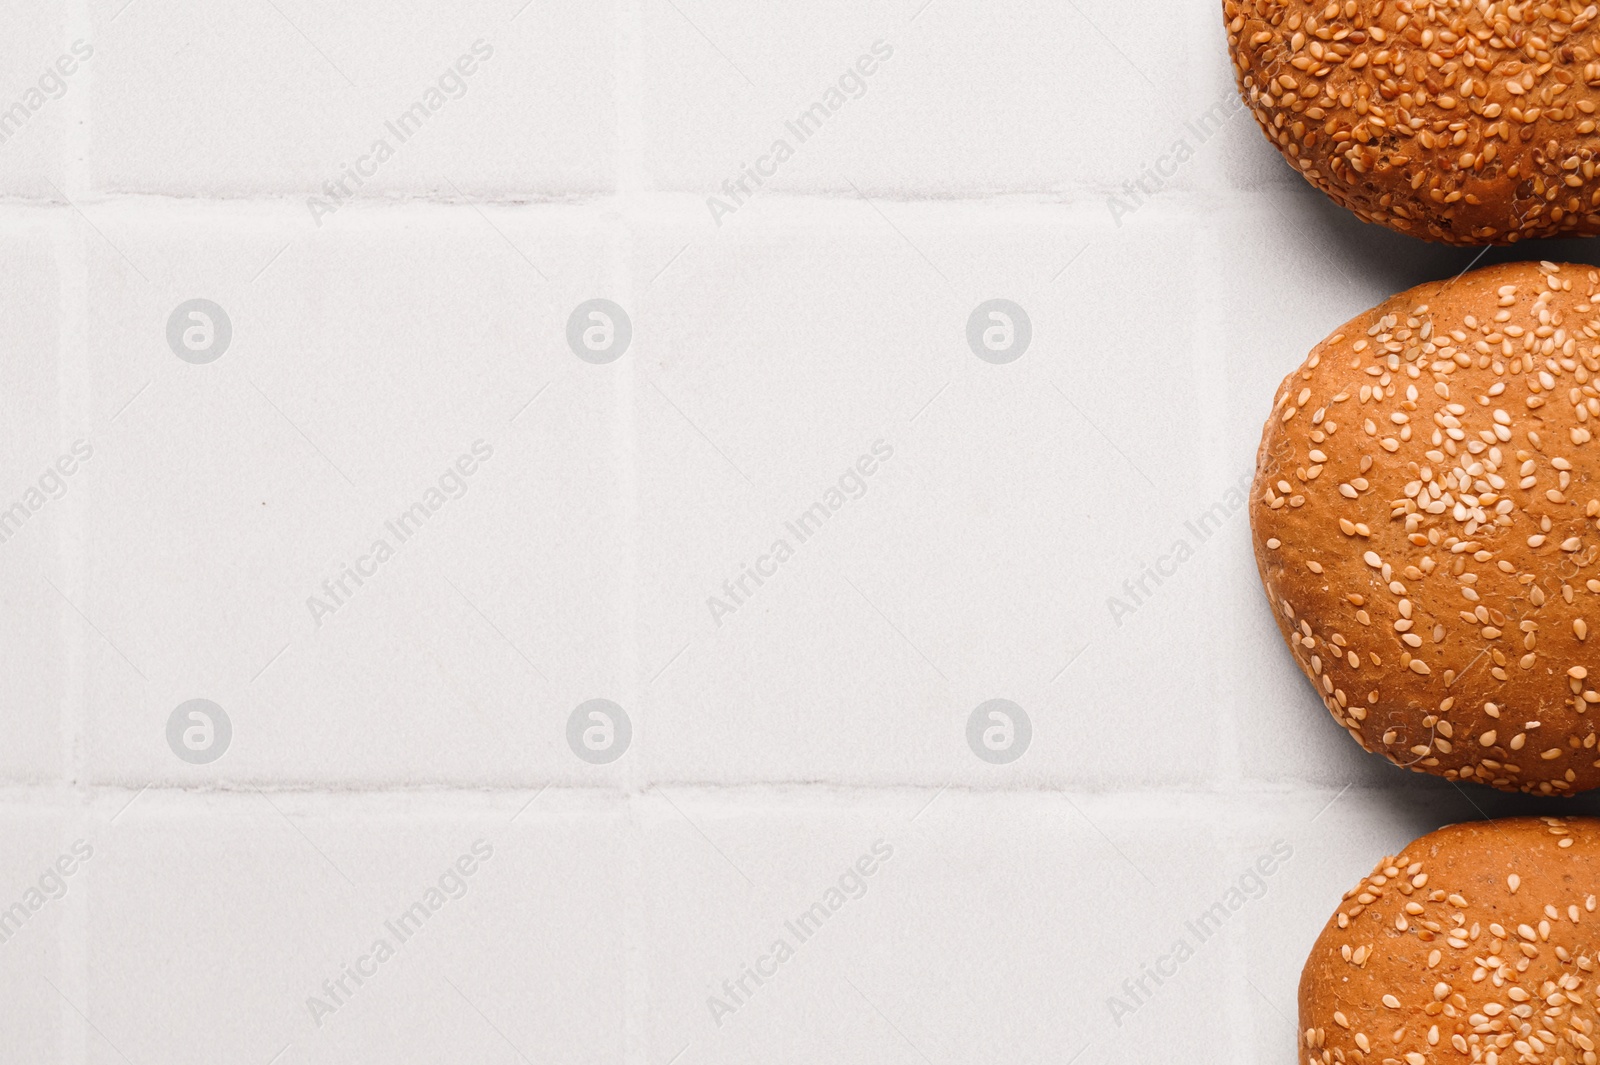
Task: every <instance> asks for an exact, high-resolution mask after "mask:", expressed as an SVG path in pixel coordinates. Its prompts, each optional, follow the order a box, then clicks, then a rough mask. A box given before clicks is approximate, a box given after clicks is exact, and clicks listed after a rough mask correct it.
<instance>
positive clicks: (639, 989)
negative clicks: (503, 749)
mask: <svg viewBox="0 0 1600 1065" xmlns="http://www.w3.org/2000/svg"><path fill="white" fill-rule="evenodd" d="M613 2H614V4H615V5H616V6H615V10H616V18H617V27H616V40H615V45H616V49H617V67H616V69H617V74H616V79H617V80H616V85H615V92H614V98H615V102H616V109H617V133H616V146H615V150H616V170H615V180H614V182H613V185H614V188H615V192H616V204H617V207H618V208H619V210H620V214H621V221H622V224H621V226H620V227H619V235H618V242H619V243H618V244H617V246H616V248H615V256H616V257H615V259H614V261H613V264H612V271H613V283H615V284H616V285H617V286H618V289H617V295H616V297H615V299H616V301H617V303H619V304H620V305H621V306H622V307H623V308H624V309H625V310H626V311H627V313H628V314H629V315H633V316H636V315H637V313H638V305H637V301H636V300H635V291H634V285H633V270H632V267H633V259H634V252H635V248H634V227H635V225H636V224H637V222H638V220H639V219H640V218H641V217H642V216H643V215H644V214H646V213H647V212H646V210H645V208H646V207H647V206H648V204H649V201H650V199H651V196H650V192H649V181H648V178H647V176H646V171H645V165H644V154H645V141H644V114H643V107H644V41H643V34H644V11H643V3H644V0H613ZM591 210H592V208H591ZM603 210H604V209H603V208H602V211H603ZM594 295H596V296H600V295H603V294H602V293H595V294H594ZM638 325H639V319H638V318H637V317H635V319H634V337H633V344H634V352H633V354H634V355H635V356H636V355H637V352H638V345H639V344H640V343H641V340H644V341H645V345H646V347H648V341H647V339H646V338H641V336H640V335H639V332H640V331H639V328H638ZM637 367H638V359H637V358H636V357H630V358H625V359H623V360H620V365H618V366H617V367H616V371H617V373H616V382H617V389H618V396H617V407H616V410H617V413H616V422H615V423H614V426H613V429H614V432H615V436H614V440H615V446H616V448H617V450H618V452H619V461H618V469H619V471H620V472H619V475H618V478H617V486H616V490H617V493H618V496H619V498H618V500H617V503H618V513H619V514H620V515H621V520H622V521H624V522H625V523H626V525H627V529H628V537H627V538H626V542H627V543H628V545H629V550H628V552H627V554H626V556H625V557H624V559H623V561H622V563H621V565H622V567H623V571H622V572H621V573H620V574H618V581H617V596H618V600H619V601H618V603H617V625H618V628H619V631H618V633H617V638H618V641H619V643H618V645H619V646H620V647H621V648H622V653H621V656H620V658H621V661H620V662H619V663H618V668H619V669H620V670H621V677H622V678H623V683H624V684H625V686H626V689H627V690H626V691H625V692H624V693H621V694H622V696H623V698H624V699H625V700H626V704H625V705H626V708H627V709H628V711H629V712H630V713H632V714H634V720H635V731H637V729H638V727H639V726H640V725H643V726H644V728H645V730H646V734H648V727H649V726H648V723H647V722H645V721H644V716H645V715H644V712H643V708H642V706H641V704H640V698H641V697H642V695H643V689H642V688H641V687H640V685H639V681H638V678H639V676H640V673H639V671H640V668H641V666H640V661H641V655H640V648H639V643H638V634H639V625H638V599H637V596H636V595H635V594H634V592H633V589H634V587H635V586H636V584H637V581H638V568H639V558H640V553H641V550H642V544H641V532H640V521H639V509H638V500H639V481H638V478H639V468H638V447H637V444H638V439H639V427H638V422H637V418H638V410H637V398H638V384H639V375H638V372H637ZM622 770H623V780H624V781H626V784H627V798H626V815H625V819H624V826H625V827H624V831H625V832H626V833H627V839H626V841H625V842H624V844H623V846H622V854H623V856H624V860H625V861H626V862H627V871H626V873H625V876H626V877H627V880H626V883H627V888H626V890H625V891H624V893H623V898H624V902H623V906H624V913H625V915H626V916H625V919H624V925H623V928H622V930H621V932H622V941H623V961H622V965H623V971H622V981H623V986H622V1033H621V1034H622V1058H623V1060H624V1061H625V1062H628V1063H629V1065H649V1062H650V1050H651V1046H650V1038H651V1032H650V965H649V947H648V943H647V942H646V937H647V928H648V920H647V918H646V913H647V909H646V902H647V896H646V885H645V872H644V862H645V858H644V854H645V851H644V830H643V825H642V823H641V820H642V817H641V811H640V810H639V808H638V804H637V802H636V799H635V796H636V795H637V794H638V792H639V788H640V785H641V780H640V768H639V766H638V759H636V758H635V759H632V760H630V762H629V764H628V765H627V766H624V767H622Z"/></svg>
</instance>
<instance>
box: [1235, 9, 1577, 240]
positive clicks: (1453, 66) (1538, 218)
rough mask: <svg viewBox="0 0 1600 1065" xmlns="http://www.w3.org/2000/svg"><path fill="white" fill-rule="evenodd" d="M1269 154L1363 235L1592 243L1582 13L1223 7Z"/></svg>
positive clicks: (1239, 69) (1245, 88)
mask: <svg viewBox="0 0 1600 1065" xmlns="http://www.w3.org/2000/svg"><path fill="white" fill-rule="evenodd" d="M1222 6H1223V13H1224V14H1225V16H1226V17H1227V23H1228V42H1229V50H1230V52H1231V53H1232V55H1233V66H1234V73H1235V76H1236V77H1237V79H1238V82H1239V87H1240V89H1241V91H1242V92H1243V94H1244V99H1245V102H1246V103H1247V104H1249V106H1250V109H1251V110H1252V111H1254V112H1255V116H1256V121H1257V122H1259V123H1260V124H1261V128H1262V130H1263V131H1264V132H1265V133H1266V135H1267V139H1268V140H1270V141H1272V142H1273V143H1274V144H1276V145H1277V147H1278V150H1279V151H1281V152H1283V154H1284V156H1285V157H1286V158H1287V159H1288V160H1289V162H1290V163H1291V164H1293V166H1294V167H1295V168H1296V169H1298V170H1299V171H1300V173H1301V174H1303V175H1305V178H1306V180H1308V181H1310V182H1311V183H1312V184H1313V185H1315V186H1317V188H1319V189H1321V190H1322V191H1323V192H1326V193H1327V194H1328V195H1329V196H1331V197H1333V198H1334V200H1336V201H1338V202H1339V203H1341V204H1343V205H1344V206H1345V207H1348V208H1350V210H1352V211H1354V212H1355V213H1356V214H1357V215H1359V216H1360V217H1361V218H1363V219H1365V220H1366V221H1368V222H1377V223H1379V224H1381V225H1386V226H1388V227H1390V228H1391V229H1397V230H1399V231H1400V232H1402V233H1409V234H1411V235H1412V236H1414V237H1422V238H1424V239H1427V240H1439V241H1444V242H1446V243H1450V244H1509V243H1512V242H1515V241H1517V240H1522V239H1526V238H1529V237H1553V236H1558V235H1568V236H1576V235H1591V234H1594V233H1597V232H1600V170H1597V162H1600V158H1597V157H1600V136H1597V134H1596V121H1597V116H1596V105H1597V104H1600V19H1597V12H1596V9H1595V8H1594V7H1593V6H1591V5H1590V3H1589V0H1542V2H1537V3H1534V2H1521V3H1508V2H1506V0H1432V2H1422V0H1315V2H1312V0H1224V3H1223V5H1222Z"/></svg>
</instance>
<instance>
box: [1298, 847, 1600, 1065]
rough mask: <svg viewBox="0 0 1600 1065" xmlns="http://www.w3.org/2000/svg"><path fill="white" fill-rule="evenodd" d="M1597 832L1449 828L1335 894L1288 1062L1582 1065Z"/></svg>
mask: <svg viewBox="0 0 1600 1065" xmlns="http://www.w3.org/2000/svg"><path fill="white" fill-rule="evenodd" d="M1597 882H1600V821H1597V820H1595V819H1594V818H1570V819H1564V818H1555V817H1544V818H1540V817H1516V818H1507V819H1505V820H1500V821H1482V822H1478V823H1475V824H1467V825H1452V826H1451V827H1449V828H1443V829H1440V830H1439V831H1438V832H1433V833H1430V834H1428V835H1426V836H1423V837H1422V838H1421V839H1419V840H1417V841H1415V842H1414V843H1412V844H1411V845H1410V846H1409V847H1407V848H1406V849H1405V851H1404V852H1403V853H1402V854H1400V855H1397V856H1395V857H1392V858H1385V859H1384V860H1383V861H1381V862H1379V863H1378V866H1377V868H1376V869H1374V870H1373V871H1372V873H1371V875H1370V876H1368V877H1367V878H1366V879H1365V880H1363V881H1361V883H1360V884H1357V885H1356V886H1355V887H1353V888H1351V889H1350V890H1349V891H1347V892H1345V896H1344V901H1343V902H1341V903H1340V904H1339V908H1338V910H1337V912H1335V913H1334V915H1333V917H1332V918H1331V919H1330V920H1329V921H1328V924H1327V927H1325V928H1324V929H1323V930H1322V935H1320V936H1318V937H1317V943H1316V946H1315V947H1313V948H1312V950H1311V956H1310V958H1308V959H1307V960H1306V967H1305V970H1304V972H1303V973H1302V974H1301V977H1300V1055H1299V1059H1298V1060H1300V1061H1301V1062H1302V1063H1304V1065H1326V1063H1327V1062H1372V1063H1373V1065H1377V1063H1378V1062H1396V1063H1399V1062H1406V1063H1408V1065H1425V1063H1427V1062H1436V1061H1461V1062H1471V1061H1486V1062H1493V1061H1496V1060H1498V1061H1500V1062H1505V1063H1509V1062H1531V1061H1543V1062H1560V1061H1565V1062H1570V1063H1573V1065H1577V1063H1578V1062H1594V1061H1595V1060H1596V1058H1595V1053H1594V1051H1595V1047H1596V1040H1597V1039H1600V1033H1597V1032H1596V1030H1595V1028H1596V1024H1595V1012H1594V1010H1595V1003H1594V999H1593V998H1592V995H1593V994H1594V986H1593V985H1594V974H1595V965H1596V960H1597V959H1596V932H1597V930H1600V913H1596V911H1595V907H1596V900H1595V895H1594V892H1595V890H1596V885H1597Z"/></svg>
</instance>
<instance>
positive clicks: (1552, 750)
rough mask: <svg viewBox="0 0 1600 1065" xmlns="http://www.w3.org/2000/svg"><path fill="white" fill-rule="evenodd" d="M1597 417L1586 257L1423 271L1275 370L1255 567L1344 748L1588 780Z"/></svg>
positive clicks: (1598, 612)
mask: <svg viewBox="0 0 1600 1065" xmlns="http://www.w3.org/2000/svg"><path fill="white" fill-rule="evenodd" d="M1596 425H1600V271H1596V270H1595V269H1593V268H1591V267H1587V266H1570V265H1569V266H1557V265H1556V264H1554V263H1509V264H1505V265H1501V266H1492V267H1488V268H1486V269H1483V270H1478V271H1476V272H1474V273H1469V274H1464V275H1462V276H1461V277H1459V278H1457V279H1454V280H1451V281H1445V282H1434V283H1430V284H1426V285H1420V286H1418V287H1416V288H1414V289H1411V290H1410V291H1408V292H1402V293H1401V294H1400V295H1398V296H1395V297H1393V298H1392V299H1390V300H1388V301H1387V302H1385V303H1382V304H1380V305H1379V306H1377V307H1375V308H1373V309H1372V310H1370V311H1368V312H1367V313H1365V314H1362V315H1360V316H1358V317H1356V318H1355V319H1353V320H1352V321H1350V322H1348V323H1346V324H1345V325H1344V326H1343V327H1342V328H1340V329H1339V330H1338V331H1337V332H1335V333H1334V334H1333V335H1332V336H1330V337H1329V338H1328V339H1327V340H1324V341H1323V342H1322V343H1320V344H1318V345H1317V346H1316V347H1315V348H1314V349H1313V350H1312V352H1311V354H1310V356H1309V357H1307V359H1306V361H1305V363H1304V364H1303V365H1302V366H1301V367H1300V368H1299V369H1298V370H1296V371H1295V372H1294V373H1292V374H1290V375H1289V376H1288V377H1287V378H1285V379H1284V382H1283V384H1282V386H1280V388H1279V389H1278V395H1277V399H1276V401H1275V402H1274V404H1273V407H1272V414H1271V416H1270V417H1269V418H1268V420H1267V426H1266V430H1265V431H1264V432H1263V434H1262V438H1261V449H1260V451H1259V453H1258V455H1257V461H1256V479H1255V485H1254V488H1253V490H1252V492H1251V498H1250V525H1251V530H1252V532H1253V534H1254V539H1255V553H1256V564H1257V566H1258V568H1259V569H1260V572H1261V579H1262V582H1263V584H1264V585H1265V587H1266V592H1267V597H1268V599H1269V601H1270V602H1271V604H1272V611H1273V614H1274V616H1275V617H1276V618H1277V620H1278V627H1279V629H1280V630H1281V631H1282V632H1283V635H1284V639H1285V640H1286V641H1287V642H1288V644H1289V647H1290V649H1291V651H1292V652H1293V653H1294V657H1295V660H1296V661H1297V662H1298V663H1299V664H1300V667H1301V669H1302V670H1304V671H1305V674H1306V676H1307V677H1308V678H1309V679H1310V681H1311V683H1312V684H1313V686H1314V687H1315V688H1316V691H1317V694H1318V695H1320V696H1321V697H1322V701H1323V703H1324V704H1325V705H1326V706H1327V708H1328V710H1329V711H1330V712H1331V713H1332V714H1333V717H1334V719H1335V720H1336V721H1338V723H1339V724H1340V725H1342V726H1344V728H1345V729H1346V730H1347V731H1349V733H1350V734H1351V735H1352V736H1353V737H1355V739H1356V741H1357V742H1358V743H1360V744H1361V746H1362V747H1364V748H1365V749H1367V750H1369V751H1377V752H1380V753H1382V754H1383V755H1384V756H1385V757H1387V758H1389V759H1390V760H1391V761H1393V762H1395V763H1397V764H1400V765H1404V766H1408V767H1410V768H1411V769H1413V770H1416V771H1417V772H1423V773H1433V774H1436V775H1438V776H1442V777H1445V778H1446V779H1448V780H1462V781H1476V782H1478V783H1482V784H1489V785H1492V786H1493V787H1496V788H1500V789H1502V790H1506V791H1525V792H1535V793H1540V794H1546V795H1550V794H1563V795H1564V794H1572V793H1574V792H1578V791H1583V790H1586V789H1588V788H1593V787H1600V747H1597V745H1596V744H1597V737H1596V726H1597V724H1600V443H1597V442H1595V441H1594V439H1593V436H1592V432H1591V430H1592V428H1593V427H1594V426H1596ZM1591 632H1593V633H1594V636H1593V637H1592V638H1591V635H1590V634H1591Z"/></svg>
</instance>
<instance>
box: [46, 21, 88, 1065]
mask: <svg viewBox="0 0 1600 1065" xmlns="http://www.w3.org/2000/svg"><path fill="white" fill-rule="evenodd" d="M62 30H63V33H62V41H61V44H62V49H63V51H67V50H68V49H70V47H71V44H72V42H73V41H76V40H80V39H81V40H83V41H86V42H88V43H90V44H91V46H92V45H93V42H94V19H93V13H92V10H91V2H90V0H71V2H70V3H67V4H65V5H64V9H63V17H62ZM94 75H95V64H94V63H93V61H90V62H85V63H83V64H82V66H81V67H80V68H79V70H78V80H77V83H76V84H75V85H74V86H73V90H74V91H73V92H71V93H70V94H69V95H70V96H71V99H70V100H68V101H65V102H66V103H67V107H66V108H65V109H64V111H63V114H65V115H67V116H68V117H69V120H70V122H69V125H68V129H67V131H66V132H65V133H64V134H63V137H62V143H61V146H60V149H59V150H60V152H61V165H62V171H61V173H62V184H63V185H64V186H65V192H66V195H67V196H68V197H69V198H71V199H72V200H80V199H83V198H85V197H87V195H88V194H89V189H90V187H91V180H90V176H89V163H88V157H89V143H90V140H91V137H92V129H93V127H92V122H93V111H94V108H93V99H94V87H95V77H94ZM59 210H60V211H69V210H70V208H68V207H66V206H62V207H60V208H59ZM85 240H86V238H85V236H84V234H83V232H82V225H81V224H74V225H72V226H70V227H63V228H62V229H61V231H60V232H58V233H57V234H56V235H55V238H54V241H55V245H56V248H57V259H56V264H57V265H56V271H57V287H58V291H59V292H60V297H61V302H60V306H59V309H58V312H59V315H60V330H61V339H60V342H59V343H60V349H59V362H60V367H61V390H62V397H63V400H64V402H63V404H62V407H63V408H66V407H67V405H68V404H70V406H71V411H72V414H71V419H70V420H72V421H74V422H75V423H76V427H75V428H73V429H72V430H71V432H72V434H73V439H76V438H77V435H78V432H79V429H80V428H82V429H83V432H85V433H86V438H88V439H90V440H91V441H92V440H93V435H94V429H95V428H96V426H95V421H94V411H95V402H94V375H93V372H92V368H91V365H90V356H89V318H88V313H89V296H88V292H89V259H88V258H87V257H86V256H84V255H83V248H84V246H85ZM83 427H87V428H83ZM63 428H64V429H65V428H66V426H63ZM92 490H93V488H92V485H89V486H85V488H84V489H83V490H81V491H78V492H75V493H73V494H72V498H71V499H70V500H68V501H67V506H68V508H69V509H67V511H66V512H65V513H64V514H63V517H62V522H61V529H62V533H61V551H60V558H59V562H60V565H61V566H62V572H63V573H64V574H65V575H66V578H65V587H66V588H68V589H72V588H78V589H85V588H87V587H88V572H89V563H88V529H89V497H90V494H91V493H92ZM65 620H66V623H67V624H71V623H72V622H74V621H76V619H72V618H70V617H69V618H68V619H65ZM72 631H73V632H75V633H76V634H77V636H76V639H73V638H72V637H70V636H69V637H67V638H66V639H65V640H64V641H63V646H65V647H68V648H71V650H70V651H69V652H68V661H69V662H70V663H72V664H73V666H74V667H75V668H69V669H68V671H67V677H68V680H67V681H66V683H65V684H64V692H63V694H64V696H65V698H66V702H67V705H66V706H64V707H63V708H62V742H63V744H64V745H65V747H66V751H65V766H64V768H65V770H66V773H67V779H68V781H69V785H70V787H71V788H72V789H73V790H74V791H76V792H77V794H78V796H79V800H78V806H79V808H78V811H77V813H76V815H75V816H73V817H71V818H69V823H73V824H75V825H76V827H77V830H78V831H77V833H76V834H75V835H74V838H83V839H88V837H89V814H90V809H91V806H92V803H93V800H94V793H95V789H94V787H93V785H92V784H90V783H89V780H90V776H91V774H90V772H89V757H88V733H89V708H88V684H87V682H86V679H85V678H86V677H87V676H88V674H89V671H88V669H87V668H86V654H87V648H88V644H87V642H86V640H85V638H84V633H83V626H82V625H81V624H77V625H76V627H75V628H73V629H72ZM64 635H65V634H64ZM91 846H92V843H91ZM90 906H91V900H90V892H89V891H88V890H87V889H85V890H80V891H76V892H71V893H69V899H68V901H67V907H66V910H65V912H64V913H63V914H62V918H61V921H60V924H59V925H58V927H57V933H56V934H57V937H58V938H57V943H58V946H59V948H60V950H61V960H60V970H59V974H60V975H59V976H58V979H60V980H61V982H62V984H63V990H64V992H65V993H66V994H67V995H70V996H71V997H72V999H73V1002H74V1003H77V1004H79V1005H81V1008H82V1009H83V1011H84V1013H85V1014H87V1015H89V1016H92V1015H93V1013H94V1003H93V1002H91V1001H90V998H89V988H90V968H89V947H90V943H89V919H90ZM57 1005H58V1007H59V1008H60V1010H61V1013H62V1017H63V1024H62V1028H61V1032H62V1042H63V1046H62V1060H63V1061H76V1062H82V1063H85V1065H86V1063H87V1062H88V1061H89V1043H90V1035H89V1025H88V1023H87V1021H86V1020H85V1019H84V1018H83V1017H81V1016H79V1015H78V1013H77V1012H76V1009H74V1008H73V1006H72V1004H71V1003H67V1002H59V1003H57Z"/></svg>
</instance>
